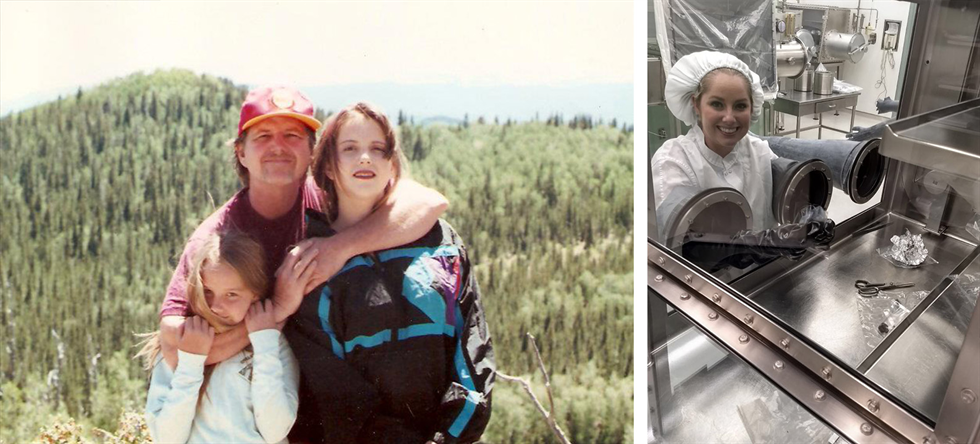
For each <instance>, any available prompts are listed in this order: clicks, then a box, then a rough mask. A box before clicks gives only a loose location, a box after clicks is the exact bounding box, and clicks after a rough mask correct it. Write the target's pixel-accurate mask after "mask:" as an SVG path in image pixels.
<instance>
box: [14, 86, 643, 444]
mask: <svg viewBox="0 0 980 444" xmlns="http://www.w3.org/2000/svg"><path fill="white" fill-rule="evenodd" d="M246 92H247V89H246V88H245V87H243V86H239V85H236V84H234V83H233V82H232V81H230V80H228V79H220V78H215V77H211V76H207V75H197V74H195V73H192V72H189V71H185V70H169V71H157V72H154V73H151V74H144V73H137V74H133V75H130V76H128V77H125V78H120V79H116V80H113V81H110V82H107V83H105V84H103V85H101V86H98V87H95V88H91V89H86V90H82V89H79V90H78V91H77V93H75V94H72V95H70V96H68V97H62V98H59V99H58V100H56V101H53V102H49V103H46V104H42V105H39V106H36V107H34V108H31V109H28V110H25V111H21V112H17V113H13V114H10V115H7V116H4V117H3V118H2V119H0V159H2V160H0V252H2V255H0V443H19V442H27V441H32V440H34V441H42V442H60V441H74V442H137V441H142V440H143V439H148V438H145V437H144V435H142V434H141V433H145V430H143V431H141V430H140V428H139V427H140V426H139V423H140V422H141V421H142V419H141V412H142V410H143V405H144V402H145V399H146V389H147V387H148V374H147V373H146V372H145V371H143V370H142V369H141V366H140V363H139V362H138V361H137V360H134V359H133V355H134V354H135V353H136V351H137V349H136V348H135V345H136V343H137V342H138V338H137V337H136V336H135V334H137V333H143V332H149V331H152V330H155V329H156V326H157V322H158V316H157V313H158V310H159V307H160V303H161V302H162V300H163V295H164V291H165V289H166V286H167V283H168V282H169V280H170V276H171V274H172V272H173V267H174V265H175V262H176V256H177V255H178V254H179V253H180V251H181V248H182V246H183V243H184V241H185V239H186V238H187V237H188V236H189V235H190V233H191V232H192V231H193V229H194V228H195V227H196V225H197V224H198V223H199V222H200V221H201V220H203V218H204V217H206V216H207V215H208V214H210V213H211V211H213V208H214V207H215V206H220V205H221V204H222V203H223V202H225V201H226V200H227V199H228V198H229V197H231V196H232V195H233V194H234V193H235V192H236V191H237V190H238V189H239V188H240V183H239V181H238V177H237V175H236V174H235V171H234V168H233V167H232V164H231V162H232V160H233V158H232V152H231V149H230V148H228V147H227V146H226V142H227V141H228V140H229V139H231V138H232V137H233V136H234V135H235V129H236V127H237V123H238V112H239V107H240V106H241V102H242V100H243V99H244V97H245V94H246ZM324 105H326V106H324ZM344 105H346V104H339V103H338V104H320V106H321V108H323V109H322V110H318V111H317V112H318V116H319V117H321V118H322V117H326V116H327V115H329V113H330V107H334V108H337V109H339V108H340V107H342V106H344ZM380 105H382V106H383V105H384V104H380ZM388 111H389V113H394V115H391V117H392V119H393V120H396V121H397V123H398V124H399V134H400V136H399V137H400V142H401V144H402V147H403V150H404V151H405V155H406V157H407V159H408V160H409V165H410V166H409V173H410V175H411V177H412V178H414V179H415V180H417V181H419V182H421V183H423V184H425V185H427V186H430V187H433V188H435V189H438V190H439V191H441V192H442V193H443V194H445V195H446V196H447V197H448V198H449V200H450V202H451V204H450V209H449V211H448V212H447V214H446V215H445V218H446V219H447V220H448V221H449V222H450V223H451V224H452V225H453V226H454V227H455V228H456V229H457V231H459V233H460V234H461V235H462V236H463V239H464V240H465V241H466V243H467V246H468V248H469V251H470V253H471V259H472V262H473V264H474V265H475V270H476V273H477V278H478V280H479V283H480V286H481V289H482V291H483V304H484V307H485V309H486V311H487V318H488V322H489V326H490V331H491V334H492V336H493V341H494V350H495V353H496V356H497V367H498V370H499V371H501V372H504V373H507V374H510V375H515V376H522V377H524V378H526V379H529V380H531V381H532V384H533V385H534V387H535V390H536V393H537V395H538V398H539V399H542V400H544V399H546V398H547V396H546V395H545V393H544V388H543V381H542V378H541V376H540V373H537V366H538V364H537V360H536V359H535V357H534V352H533V350H532V349H531V347H530V344H529V342H528V340H527V337H526V333H531V334H533V335H534V336H535V337H536V338H537V341H538V345H539V347H540V349H541V355H542V358H543V361H544V363H545V364H546V366H547V368H548V371H549V373H550V375H551V384H552V386H553V390H554V400H555V408H556V415H557V416H556V418H557V420H558V423H559V424H560V425H561V426H562V427H563V428H564V429H565V432H566V434H567V435H568V437H569V438H570V439H571V440H572V441H573V442H590V443H591V442H597V443H605V442H610V443H619V442H632V439H633V437H632V433H633V432H632V423H633V401H632V397H633V372H632V368H633V340H632V338H633V314H632V307H633V302H632V294H633V289H632V285H633V278H632V263H633V262H632V245H633V234H632V227H633V222H632V221H633V213H632V208H633V192H632V189H633V188H632V183H633V168H632V159H633V155H632V146H633V134H632V128H631V127H629V126H628V125H623V124H621V125H617V123H616V122H615V121H613V122H608V123H604V122H601V121H593V119H592V118H591V117H589V116H575V117H572V118H569V119H565V118H563V116H560V115H550V116H548V117H546V118H544V119H536V120H533V121H528V122H512V121H509V120H507V121H502V120H501V119H499V118H496V117H494V116H486V117H477V118H474V119H471V118H470V117H469V116H468V117H467V119H466V120H464V121H462V122H461V123H459V124H431V125H422V124H416V123H415V122H414V119H413V118H412V117H411V116H405V115H402V114H401V113H399V112H397V110H388ZM545 404H547V403H545ZM553 439H554V438H553V436H552V434H551V432H550V430H549V429H548V427H547V426H546V424H545V423H544V421H543V420H542V418H541V416H540V414H539V413H538V411H537V410H536V409H535V407H534V406H533V404H532V402H531V401H530V399H529V398H528V396H527V395H526V393H525V392H524V391H523V389H522V388H520V387H519V386H517V385H514V384H512V383H508V382H504V381H500V380H498V381H497V383H496V386H495V388H494V399H493V415H492V419H491V421H490V425H489V427H488V429H487V432H486V433H485V434H484V441H485V442H491V443H545V442H553Z"/></svg>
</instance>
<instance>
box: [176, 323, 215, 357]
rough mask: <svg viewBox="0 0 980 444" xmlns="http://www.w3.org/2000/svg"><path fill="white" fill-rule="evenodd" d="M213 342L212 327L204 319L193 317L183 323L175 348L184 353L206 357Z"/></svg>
mask: <svg viewBox="0 0 980 444" xmlns="http://www.w3.org/2000/svg"><path fill="white" fill-rule="evenodd" d="M212 342H214V327H211V324H208V321H205V320H204V318H202V317H200V316H194V317H192V318H188V319H187V320H186V321H184V328H183V330H182V331H181V332H180V338H179V339H178V340H177V348H178V349H180V350H181V351H183V352H185V353H192V354H195V355H207V354H208V352H209V351H211V343H212Z"/></svg>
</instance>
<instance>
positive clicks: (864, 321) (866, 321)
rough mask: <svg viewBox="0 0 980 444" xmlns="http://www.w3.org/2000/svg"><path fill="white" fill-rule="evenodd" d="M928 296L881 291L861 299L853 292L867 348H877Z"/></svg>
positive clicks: (921, 293) (917, 292)
mask: <svg viewBox="0 0 980 444" xmlns="http://www.w3.org/2000/svg"><path fill="white" fill-rule="evenodd" d="M928 295H929V292H928V291H912V292H907V293H906V292H902V291H883V292H881V293H879V294H877V295H875V296H872V297H863V296H860V295H858V294H857V291H855V292H854V297H855V298H857V306H858V317H859V318H860V319H861V330H862V332H863V333H864V342H865V344H867V345H868V348H869V349H874V348H875V347H877V346H878V344H880V343H881V341H883V340H884V339H885V337H886V336H888V334H889V333H891V332H892V331H893V330H894V329H895V327H896V326H898V324H900V323H901V322H902V321H903V320H904V319H905V318H906V317H908V315H909V313H911V312H912V310H914V309H915V307H916V306H918V305H919V303H920V302H922V300H923V299H925V298H926V296H928Z"/></svg>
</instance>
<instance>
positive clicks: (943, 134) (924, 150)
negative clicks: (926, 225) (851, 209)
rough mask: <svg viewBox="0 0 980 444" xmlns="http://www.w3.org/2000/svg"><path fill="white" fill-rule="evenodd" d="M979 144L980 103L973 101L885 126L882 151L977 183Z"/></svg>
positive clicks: (979, 161)
mask: <svg viewBox="0 0 980 444" xmlns="http://www.w3.org/2000/svg"><path fill="white" fill-rule="evenodd" d="M978 140H980V99H974V100H970V101H966V102H962V103H957V104H955V105H951V106H948V107H945V108H941V109H938V110H935V111H931V112H928V113H925V114H920V115H917V116H912V117H908V118H905V119H901V120H897V121H895V122H892V123H890V124H888V125H886V126H885V132H884V135H883V137H882V141H881V148H880V151H881V154H882V155H884V156H888V157H891V158H893V159H897V160H901V161H903V162H908V163H911V164H913V165H918V166H921V167H928V168H931V169H938V170H940V171H944V172H947V173H952V174H957V175H960V176H963V177H966V178H972V179H976V178H977V177H978V174H980V173H978V171H980V143H977V141H978Z"/></svg>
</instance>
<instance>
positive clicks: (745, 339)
mask: <svg viewBox="0 0 980 444" xmlns="http://www.w3.org/2000/svg"><path fill="white" fill-rule="evenodd" d="M738 342H741V343H743V344H744V343H746V342H749V337H748V336H746V335H741V336H739V337H738Z"/></svg>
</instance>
